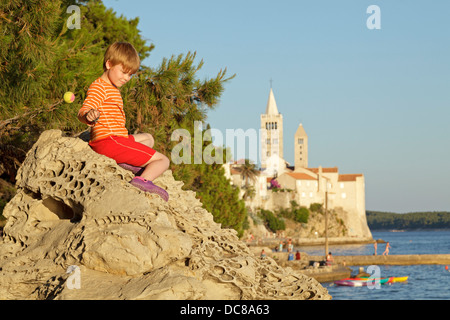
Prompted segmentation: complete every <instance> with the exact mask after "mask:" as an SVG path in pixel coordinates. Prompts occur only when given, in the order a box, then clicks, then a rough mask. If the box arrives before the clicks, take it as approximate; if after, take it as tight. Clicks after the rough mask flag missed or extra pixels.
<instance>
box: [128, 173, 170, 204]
mask: <svg viewBox="0 0 450 320" xmlns="http://www.w3.org/2000/svg"><path fill="white" fill-rule="evenodd" d="M130 183H131V185H133V186H135V187H136V188H139V189H141V190H142V191H145V192H149V193H156V194H157V195H159V196H160V197H161V198H163V199H164V200H165V201H169V194H168V193H167V191H166V190H164V189H163V188H161V187H158V186H156V185H154V184H153V182H151V181H150V180H146V179H144V178H142V177H134V178H133V179H132V180H131V181H130Z"/></svg>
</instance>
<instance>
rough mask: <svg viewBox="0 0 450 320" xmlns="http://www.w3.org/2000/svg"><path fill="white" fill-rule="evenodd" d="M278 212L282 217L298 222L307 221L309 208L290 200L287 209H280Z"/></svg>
mask: <svg viewBox="0 0 450 320" xmlns="http://www.w3.org/2000/svg"><path fill="white" fill-rule="evenodd" d="M278 214H279V215H280V216H282V217H285V218H288V219H292V220H294V221H295V222H299V223H308V218H309V210H308V209H307V208H305V207H300V205H299V204H298V203H297V202H295V201H291V207H290V208H289V209H280V210H279V211H278Z"/></svg>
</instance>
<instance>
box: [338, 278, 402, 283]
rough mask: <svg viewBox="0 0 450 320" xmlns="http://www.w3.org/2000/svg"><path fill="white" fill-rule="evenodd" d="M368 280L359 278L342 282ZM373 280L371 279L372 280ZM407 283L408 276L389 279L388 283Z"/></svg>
mask: <svg viewBox="0 0 450 320" xmlns="http://www.w3.org/2000/svg"><path fill="white" fill-rule="evenodd" d="M352 279H353V280H368V279H369V277H361V278H347V279H343V280H352ZM372 280H373V279H372ZM406 281H408V276H406V277H389V281H388V283H395V282H406Z"/></svg>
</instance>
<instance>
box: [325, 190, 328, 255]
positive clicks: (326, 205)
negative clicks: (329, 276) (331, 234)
mask: <svg viewBox="0 0 450 320" xmlns="http://www.w3.org/2000/svg"><path fill="white" fill-rule="evenodd" d="M327 184H328V183H327ZM327 255H328V186H327V189H326V191H325V261H326V260H327Z"/></svg>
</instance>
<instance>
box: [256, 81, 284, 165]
mask: <svg viewBox="0 0 450 320" xmlns="http://www.w3.org/2000/svg"><path fill="white" fill-rule="evenodd" d="M261 132H262V133H263V137H262V138H261V139H263V140H262V141H261V146H262V150H261V152H262V153H263V154H262V159H263V161H261V168H263V169H265V168H267V165H266V161H267V159H268V158H270V157H272V156H274V155H278V157H280V158H281V159H283V115H282V114H281V113H279V112H278V108H277V103H276V101H275V96H274V95H273V90H272V88H270V93H269V99H268V101H267V106H266V113H264V114H261ZM264 159H265V160H266V161H264Z"/></svg>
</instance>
